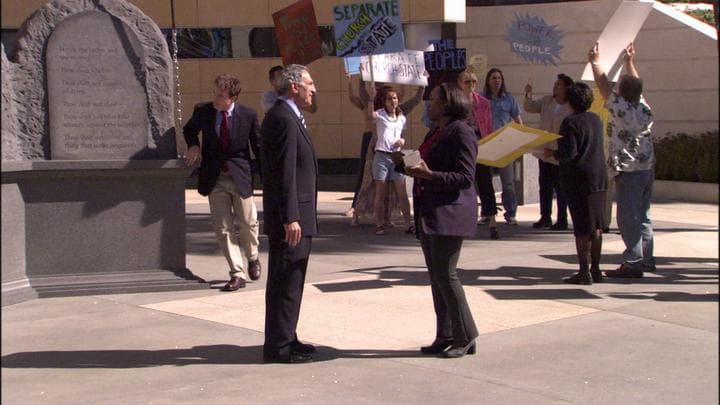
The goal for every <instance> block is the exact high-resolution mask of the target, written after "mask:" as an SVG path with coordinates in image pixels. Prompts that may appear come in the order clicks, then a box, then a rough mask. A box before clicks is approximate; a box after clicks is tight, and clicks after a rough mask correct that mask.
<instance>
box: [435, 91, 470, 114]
mask: <svg viewBox="0 0 720 405" xmlns="http://www.w3.org/2000/svg"><path fill="white" fill-rule="evenodd" d="M438 87H439V88H440V96H441V97H442V98H443V100H445V116H446V117H449V118H450V120H464V119H467V117H469V116H470V111H471V109H472V102H471V101H470V98H469V97H468V96H466V95H465V93H464V92H463V91H462V89H460V88H459V87H458V86H457V85H456V84H450V83H441V84H440V85H439V86H438Z"/></svg>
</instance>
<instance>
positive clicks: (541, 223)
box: [532, 218, 552, 229]
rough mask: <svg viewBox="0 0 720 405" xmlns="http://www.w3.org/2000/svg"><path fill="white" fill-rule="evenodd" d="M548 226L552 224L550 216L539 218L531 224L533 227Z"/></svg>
mask: <svg viewBox="0 0 720 405" xmlns="http://www.w3.org/2000/svg"><path fill="white" fill-rule="evenodd" d="M550 226H552V221H551V220H550V218H540V220H539V221H537V222H535V223H534V224H532V227H533V228H535V229H542V228H550Z"/></svg>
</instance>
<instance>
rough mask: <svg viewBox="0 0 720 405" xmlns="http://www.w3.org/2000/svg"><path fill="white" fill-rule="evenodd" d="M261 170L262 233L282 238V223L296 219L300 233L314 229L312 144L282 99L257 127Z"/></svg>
mask: <svg viewBox="0 0 720 405" xmlns="http://www.w3.org/2000/svg"><path fill="white" fill-rule="evenodd" d="M260 136H261V137H262V142H261V144H262V146H261V160H260V161H261V163H262V173H263V220H264V227H263V233H265V234H266V235H268V237H270V238H281V239H282V238H285V227H284V225H285V224H288V223H291V222H295V221H297V222H299V223H300V228H301V232H302V236H312V235H315V234H316V233H317V229H318V227H317V175H318V166H317V159H316V158H315V148H314V147H313V144H312V139H311V138H310V134H309V133H308V131H307V129H306V128H305V127H304V126H303V125H302V122H300V119H299V118H298V116H297V115H296V114H295V112H294V111H293V110H292V108H291V107H290V105H289V104H288V103H286V102H285V101H283V100H278V101H277V102H276V103H275V105H273V106H272V108H270V110H268V112H267V113H266V114H265V118H264V119H263V122H262V125H261V127H260Z"/></svg>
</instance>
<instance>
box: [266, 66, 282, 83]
mask: <svg viewBox="0 0 720 405" xmlns="http://www.w3.org/2000/svg"><path fill="white" fill-rule="evenodd" d="M282 70H283V67H282V66H280V65H277V66H273V67H271V68H270V70H268V80H272V79H273V78H274V77H275V72H282Z"/></svg>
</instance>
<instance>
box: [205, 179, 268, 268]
mask: <svg viewBox="0 0 720 405" xmlns="http://www.w3.org/2000/svg"><path fill="white" fill-rule="evenodd" d="M208 202H209V203H210V215H211V217H212V223H213V230H214V231H215V237H216V238H217V241H218V245H220V249H221V250H222V252H223V255H224V256H225V259H227V261H228V265H230V277H240V278H241V279H243V280H247V275H246V274H245V270H244V269H245V268H246V262H247V261H255V260H258V243H259V242H258V230H259V225H258V219H257V208H256V207H255V201H254V200H253V197H252V196H250V197H248V198H242V197H241V196H240V194H239V190H238V187H237V185H236V184H235V182H234V181H233V179H232V177H231V176H230V175H229V174H227V173H221V174H220V177H219V178H218V180H217V183H215V188H213V190H212V192H211V193H210V195H209V196H208ZM235 227H237V232H236V231H235Z"/></svg>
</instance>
